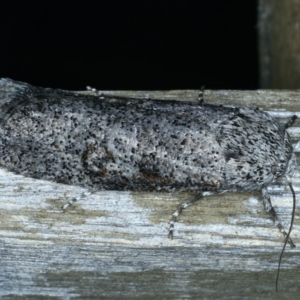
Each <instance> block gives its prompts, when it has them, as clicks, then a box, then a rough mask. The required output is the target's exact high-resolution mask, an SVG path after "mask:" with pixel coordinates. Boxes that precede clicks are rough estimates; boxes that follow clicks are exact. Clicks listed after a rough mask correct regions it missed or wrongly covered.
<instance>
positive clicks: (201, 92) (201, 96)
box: [197, 85, 205, 105]
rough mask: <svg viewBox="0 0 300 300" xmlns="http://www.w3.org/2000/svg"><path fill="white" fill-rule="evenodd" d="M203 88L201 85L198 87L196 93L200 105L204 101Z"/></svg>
mask: <svg viewBox="0 0 300 300" xmlns="http://www.w3.org/2000/svg"><path fill="white" fill-rule="evenodd" d="M204 90H205V86H204V85H202V86H201V89H200V92H199V94H198V99H197V100H198V102H199V104H200V105H202V104H203V102H204V100H203V99H204Z"/></svg>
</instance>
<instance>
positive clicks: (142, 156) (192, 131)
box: [0, 79, 297, 280]
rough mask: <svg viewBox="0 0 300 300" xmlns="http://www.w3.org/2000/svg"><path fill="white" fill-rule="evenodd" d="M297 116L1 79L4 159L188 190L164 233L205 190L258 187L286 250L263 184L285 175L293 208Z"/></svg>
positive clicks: (84, 180)
mask: <svg viewBox="0 0 300 300" xmlns="http://www.w3.org/2000/svg"><path fill="white" fill-rule="evenodd" d="M201 97H202V92H200V98H201ZM295 119H296V117H295V116H293V117H292V118H291V119H290V121H289V122H288V123H287V124H281V123H279V122H278V121H277V120H276V119H275V118H273V117H272V116H270V115H269V114H267V113H266V112H263V111H261V110H259V109H258V108H248V107H239V108H238V107H225V106H220V105H209V104H206V103H203V101H201V99H200V101H198V102H196V103H192V102H179V101H159V100H156V101H152V100H149V99H131V98H119V97H115V96H105V95H101V93H100V94H99V95H95V96H87V95H83V94H80V93H75V92H68V91H63V90H54V89H48V88H39V87H33V86H30V85H29V84H25V83H20V82H15V81H12V80H9V79H2V80H0V166H2V167H4V168H6V169H8V170H11V171H14V172H16V173H19V174H22V175H24V176H29V177H34V178H39V179H46V180H52V181H56V182H59V183H66V184H74V185H80V186H84V187H91V188H93V189H96V190H103V189H105V190H122V191H125V190H132V191H164V192H175V191H176V192H178V191H186V192H194V193H195V197H194V198H193V199H191V200H189V201H187V202H185V203H183V204H181V205H180V207H179V208H178V209H177V210H176V211H175V212H174V214H173V215H172V218H171V220H170V225H169V238H172V237H173V232H174V224H175V222H176V220H177V217H178V216H179V215H180V213H181V212H182V210H184V209H185V208H186V207H188V206H189V205H191V204H192V203H195V202H196V201H198V200H199V199H201V198H202V197H204V196H209V195H214V194H220V193H225V192H229V191H230V192H234V191H252V190H260V191H262V199H263V203H264V205H265V208H266V211H267V212H269V213H270V214H271V216H272V219H273V220H274V222H275V223H276V225H277V227H278V228H279V230H280V231H281V232H282V233H283V235H284V236H285V237H286V241H285V244H284V248H283V251H284V249H285V246H286V243H287V242H288V243H289V244H290V245H291V246H292V247H294V246H295V245H294V243H293V242H292V240H291V239H290V237H289V235H290V232H291V229H292V224H291V227H290V229H289V231H288V233H286V231H285V230H284V229H283V227H282V225H281V224H280V223H279V222H278V221H277V215H276V212H275V210H274V208H273V206H272V203H271V199H270V196H269V194H268V191H267V187H268V185H269V184H270V183H272V182H273V181H275V180H277V179H279V178H286V179H287V182H288V185H289V186H290V188H291V191H292V193H293V199H294V209H295V193H294V191H293V189H292V185H291V177H292V176H293V172H294V170H295V168H296V166H297V162H296V157H295V154H294V152H293V147H292V143H291V140H290V137H289V134H288V132H287V131H286V129H287V128H288V127H289V126H291V124H292V123H293V122H294V120H295ZM283 251H282V253H283ZM281 257H282V254H281ZM281 257H280V261H281ZM279 267H280V262H279ZM278 270H279V269H278ZM278 274H279V273H278ZM277 276H278V275H277ZM277 280H278V277H277Z"/></svg>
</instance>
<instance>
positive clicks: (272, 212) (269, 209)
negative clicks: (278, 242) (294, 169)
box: [262, 188, 296, 248]
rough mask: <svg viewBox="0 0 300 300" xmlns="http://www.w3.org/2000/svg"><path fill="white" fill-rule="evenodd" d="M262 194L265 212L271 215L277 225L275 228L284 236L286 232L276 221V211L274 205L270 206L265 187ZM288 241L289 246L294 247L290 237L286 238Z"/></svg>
mask: <svg viewBox="0 0 300 300" xmlns="http://www.w3.org/2000/svg"><path fill="white" fill-rule="evenodd" d="M262 196H263V203H264V206H265V210H266V212H267V213H269V214H270V215H271V218H272V220H273V222H274V224H275V225H276V226H277V228H278V229H279V231H280V232H281V233H282V234H283V236H284V237H286V236H287V233H286V231H285V230H284V228H283V226H282V225H281V223H280V222H279V221H278V217H277V214H276V211H275V209H274V207H273V206H272V202H271V198H270V196H269V193H268V191H267V189H266V188H263V189H262ZM288 243H289V244H290V246H291V248H294V247H296V245H295V244H294V243H293V241H292V239H291V238H289V239H288Z"/></svg>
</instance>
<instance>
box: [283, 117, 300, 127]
mask: <svg viewBox="0 0 300 300" xmlns="http://www.w3.org/2000/svg"><path fill="white" fill-rule="evenodd" d="M297 118H298V117H297V116H296V115H294V116H292V117H291V118H290V119H289V120H288V121H287V123H286V124H285V125H284V127H285V129H287V128H289V127H291V126H292V125H293V124H294V122H295V121H296V119H297Z"/></svg>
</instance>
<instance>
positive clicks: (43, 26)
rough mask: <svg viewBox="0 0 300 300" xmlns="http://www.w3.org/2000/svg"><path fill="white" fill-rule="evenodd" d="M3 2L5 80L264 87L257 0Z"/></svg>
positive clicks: (80, 85) (0, 50)
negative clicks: (260, 84) (261, 84)
mask: <svg viewBox="0 0 300 300" xmlns="http://www.w3.org/2000/svg"><path fill="white" fill-rule="evenodd" d="M40 3H41V4H40V5H36V6H33V5H31V6H28V4H27V3H26V1H24V3H22V2H21V3H20V4H18V3H13V4H11V5H7V4H6V5H5V6H3V5H2V7H1V13H0V14H1V16H0V25H1V38H0V41H1V42H0V43H1V44H0V78H1V77H9V78H12V79H15V80H20V81H25V82H28V83H31V84H34V85H38V86H44V87H55V88H63V89H74V90H83V89H85V86H86V85H90V86H93V87H96V88H98V89H104V90H108V89H111V90H116V89H134V90H150V89H154V90H156V89H159V90H162V89H199V88H200V87H201V86H202V85H205V86H206V88H207V89H256V88H258V55H257V25H256V14H257V2H256V1H254V0H250V1H246V0H243V1H241V0H230V1H224V0H218V1H216V0H214V1H213V0H198V1H188V0H186V1H175V0H174V1H154V0H152V1H146V0H140V1H109V2H101V1H99V2H95V3H97V6H93V5H91V4H89V3H88V2H80V4H75V2H70V3H69V5H65V6H64V5H53V4H52V5H51V2H43V1H41V2H40Z"/></svg>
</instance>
